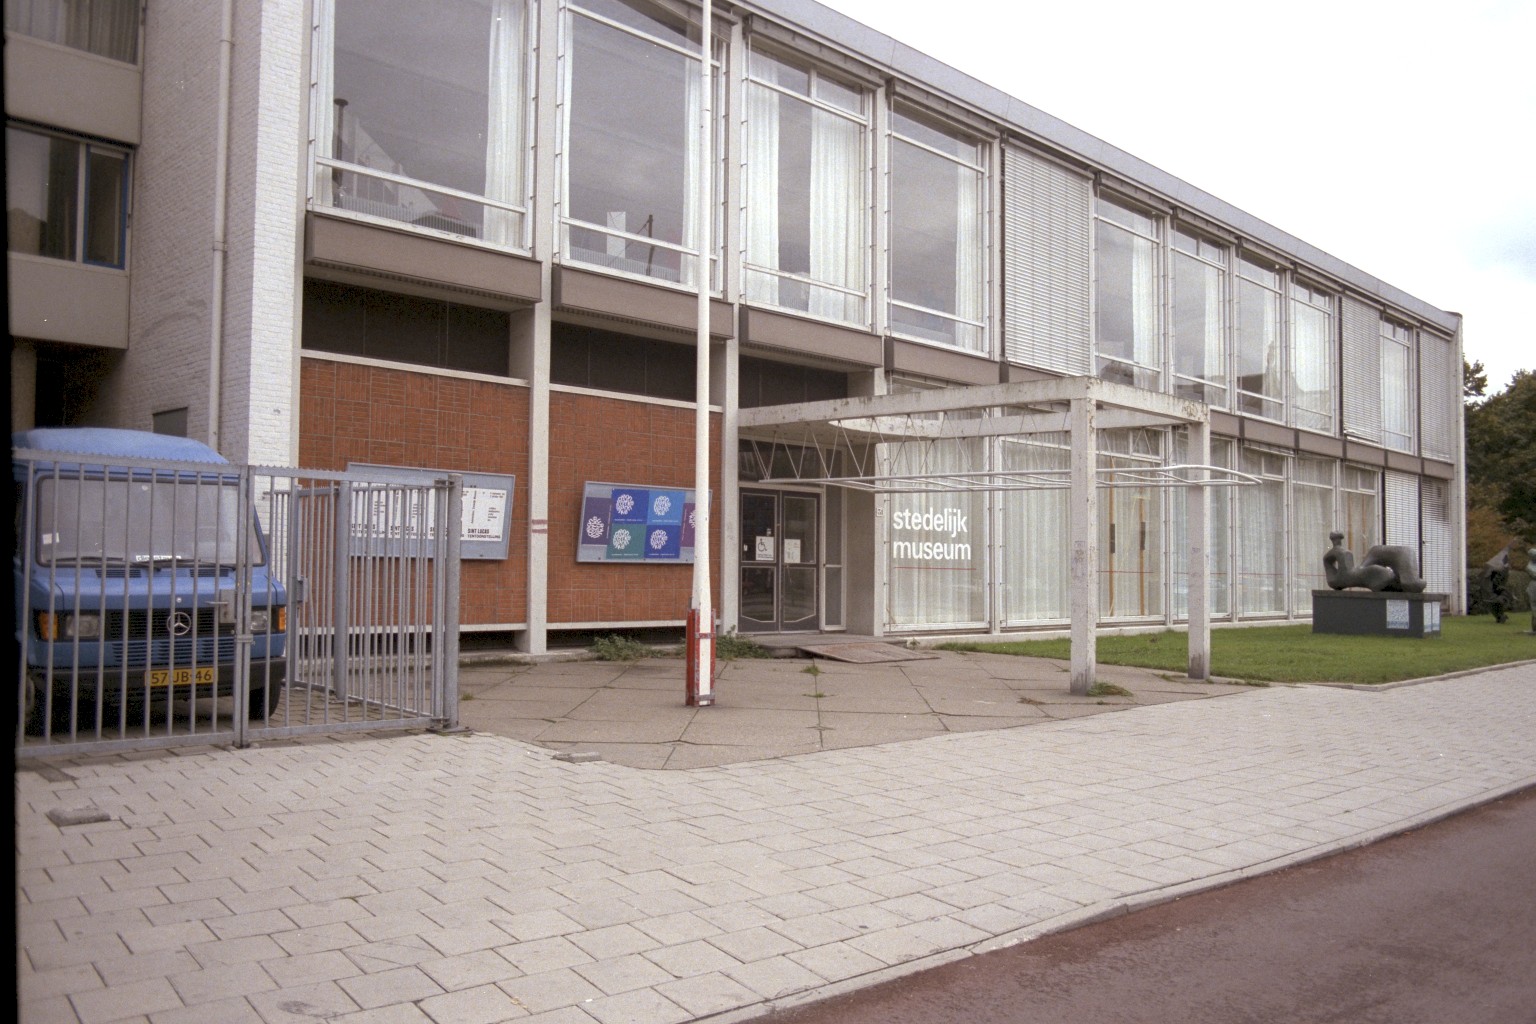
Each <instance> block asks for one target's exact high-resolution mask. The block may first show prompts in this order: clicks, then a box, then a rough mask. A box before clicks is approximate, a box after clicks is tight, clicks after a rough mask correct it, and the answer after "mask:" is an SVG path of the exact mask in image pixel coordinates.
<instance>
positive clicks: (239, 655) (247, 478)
mask: <svg viewBox="0 0 1536 1024" xmlns="http://www.w3.org/2000/svg"><path fill="white" fill-rule="evenodd" d="M255 476H256V474H255V473H254V472H253V471H252V469H251V468H250V467H249V466H240V467H239V470H238V475H237V476H236V480H237V481H238V484H237V488H238V492H237V493H238V495H239V498H238V500H237V502H236V522H235V592H234V594H233V595H231V600H232V601H233V602H234V609H233V611H234V619H235V622H234V626H233V629H234V631H235V664H234V673H235V686H234V689H235V713H234V725H235V746H236V747H245V746H249V745H250V736H249V733H250V728H251V723H250V716H249V715H248V714H247V712H248V711H249V709H250V706H251V650H252V649H253V647H254V646H255V644H254V640H255V638H254V637H253V636H252V635H251V586H252V584H251V580H252V577H253V576H254V575H255V574H254V573H252V572H251V563H252V562H253V561H254V560H255V558H256V555H257V552H255V551H252V550H251V531H252V527H251V526H250V525H249V524H251V523H252V522H253V521H254V520H255V516H256V501H255ZM215 479H217V477H216V478H215ZM215 486H222V485H221V484H216V485H215ZM215 495H217V492H215ZM198 498H199V503H201V495H199V496H198ZM219 505H220V506H222V505H223V502H222V501H221V502H219ZM242 527H244V528H243V529H242ZM215 619H217V616H215ZM215 633H217V630H215ZM215 643H217V640H215ZM215 671H217V670H215ZM192 685H193V689H194V690H195V689H196V687H197V680H196V678H194V679H193V683H192ZM215 692H217V683H215ZM196 704H197V702H196V701H195V700H194V701H193V705H194V707H195V706H196ZM214 704H215V705H217V704H218V701H217V700H215V701H214Z"/></svg>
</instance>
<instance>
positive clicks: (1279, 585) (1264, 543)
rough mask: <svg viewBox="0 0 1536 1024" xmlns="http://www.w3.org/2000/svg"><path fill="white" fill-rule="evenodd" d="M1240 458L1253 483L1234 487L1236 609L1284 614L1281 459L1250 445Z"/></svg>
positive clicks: (1253, 613) (1246, 613)
mask: <svg viewBox="0 0 1536 1024" xmlns="http://www.w3.org/2000/svg"><path fill="white" fill-rule="evenodd" d="M1240 458H1241V462H1240V465H1239V468H1240V469H1241V470H1242V471H1243V472H1244V473H1248V474H1251V475H1253V476H1256V477H1258V478H1259V483H1258V484H1255V485H1251V486H1246V487H1239V488H1237V489H1236V490H1237V495H1236V497H1237V594H1238V614H1239V615H1240V616H1256V615H1284V614H1285V561H1286V550H1285V462H1286V460H1285V457H1284V456H1281V455H1276V454H1274V453H1272V452H1265V451H1258V450H1255V449H1243V451H1242V454H1241V456H1240ZM1325 550H1326V549H1325ZM1319 557H1321V553H1319Z"/></svg>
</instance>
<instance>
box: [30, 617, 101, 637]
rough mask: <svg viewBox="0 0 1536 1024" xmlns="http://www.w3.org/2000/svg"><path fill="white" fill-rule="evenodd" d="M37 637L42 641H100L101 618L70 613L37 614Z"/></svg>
mask: <svg viewBox="0 0 1536 1024" xmlns="http://www.w3.org/2000/svg"><path fill="white" fill-rule="evenodd" d="M37 635H38V636H40V637H42V638H43V639H44V640H49V641H59V640H100V639H101V616H100V615H96V614H89V615H87V614H80V615H74V614H72V613H70V612H39V613H38V616H37Z"/></svg>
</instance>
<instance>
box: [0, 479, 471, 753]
mask: <svg viewBox="0 0 1536 1024" xmlns="http://www.w3.org/2000/svg"><path fill="white" fill-rule="evenodd" d="M95 458H96V457H94V456H89V455H80V454H62V453H50V452H37V451H13V453H12V460H13V466H14V467H15V470H14V475H15V479H16V483H17V489H18V495H19V498H20V501H19V503H18V506H17V508H18V534H17V540H18V543H17V558H16V560H15V566H16V569H15V575H16V580H15V593H16V602H15V604H16V631H17V638H18V644H17V649H18V664H17V678H18V687H17V698H16V708H17V728H16V736H15V739H16V753H17V756H18V757H19V758H22V757H31V756H42V755H46V754H58V753H76V752H79V753H85V752H97V751H109V750H130V749H147V748H157V747H169V746H177V745H183V744H193V743H203V744H206V743H232V744H235V745H246V744H249V743H251V742H254V741H257V740H260V739H268V738H278V737H291V736H299V735H304V734H311V733H335V732H344V731H351V730H377V729H387V728H452V727H456V726H457V724H458V689H457V664H458V625H459V623H458V597H459V595H458V588H459V547H460V536H459V534H460V531H459V530H458V529H439V528H438V526H439V524H447V523H453V524H457V523H459V522H460V515H461V504H462V484H461V482H460V479H459V477H457V476H456V475H447V474H438V475H433V474H428V473H422V474H419V475H415V476H409V477H406V476H402V475H400V474H397V473H394V472H391V474H390V475H389V476H390V478H389V479H378V478H377V477H371V476H369V475H368V474H366V473H355V472H348V473H339V472H324V471H310V470H296V469H286V468H271V467H243V466H231V465H222V464H211V463H188V462H165V461H159V460H139V459H122V458H117V457H114V458H112V459H111V460H110V461H107V460H100V461H96V462H92V461H91V460H93V459H95Z"/></svg>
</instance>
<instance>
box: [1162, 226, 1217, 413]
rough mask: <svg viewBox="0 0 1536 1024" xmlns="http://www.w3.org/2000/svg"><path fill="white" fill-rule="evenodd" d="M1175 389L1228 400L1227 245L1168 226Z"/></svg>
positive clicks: (1210, 399) (1202, 399) (1207, 399)
mask: <svg viewBox="0 0 1536 1024" xmlns="http://www.w3.org/2000/svg"><path fill="white" fill-rule="evenodd" d="M1172 248H1173V253H1172V257H1171V259H1172V261H1173V273H1172V275H1171V281H1170V287H1171V289H1172V292H1173V294H1172V296H1171V299H1172V312H1173V323H1172V325H1171V327H1172V331H1173V377H1174V393H1175V394H1176V395H1178V396H1179V397H1180V398H1192V399H1194V400H1196V401H1199V402H1206V403H1208V404H1210V405H1215V406H1219V407H1222V408H1225V407H1226V405H1227V332H1226V322H1227V314H1226V309H1227V249H1226V247H1225V246H1222V245H1217V244H1216V243H1215V242H1211V241H1208V240H1206V239H1204V238H1199V237H1197V236H1195V235H1192V234H1189V233H1188V232H1185V231H1179V230H1175V231H1174V232H1173V246H1172Z"/></svg>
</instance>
